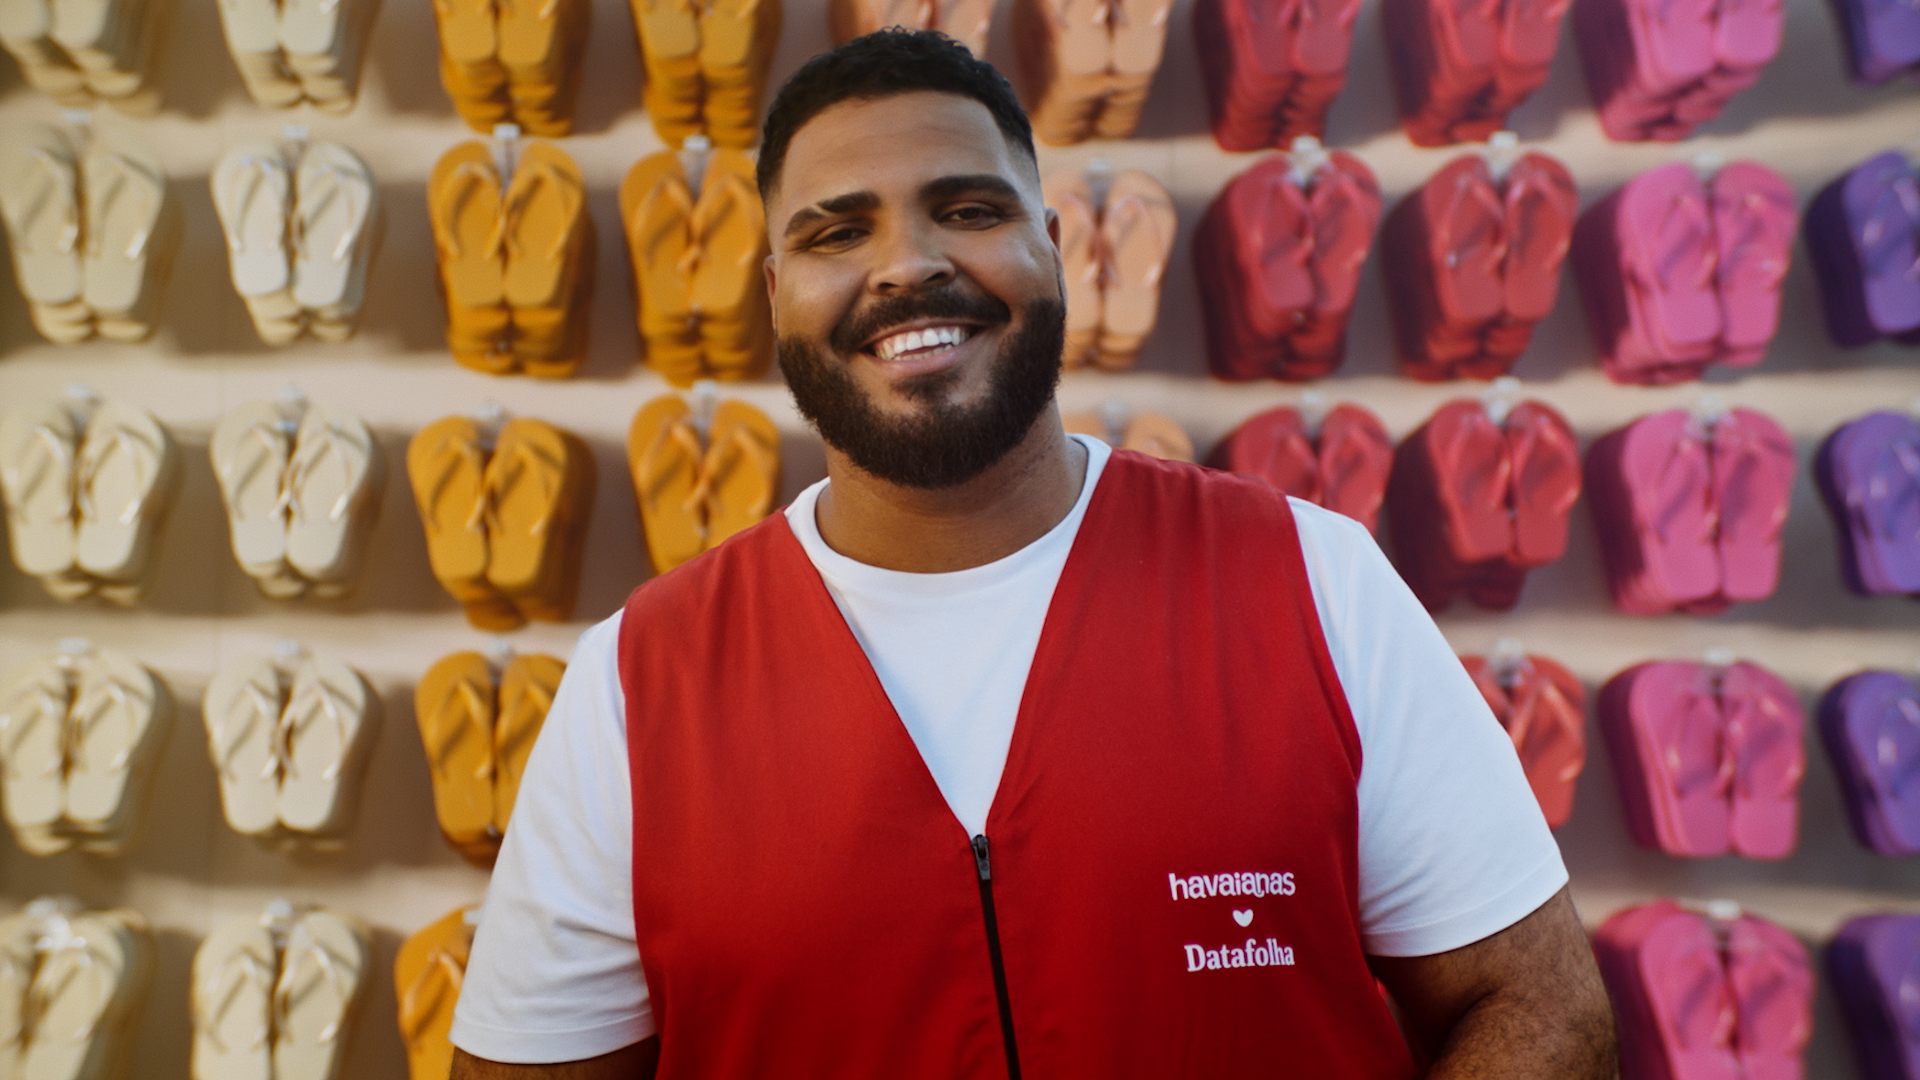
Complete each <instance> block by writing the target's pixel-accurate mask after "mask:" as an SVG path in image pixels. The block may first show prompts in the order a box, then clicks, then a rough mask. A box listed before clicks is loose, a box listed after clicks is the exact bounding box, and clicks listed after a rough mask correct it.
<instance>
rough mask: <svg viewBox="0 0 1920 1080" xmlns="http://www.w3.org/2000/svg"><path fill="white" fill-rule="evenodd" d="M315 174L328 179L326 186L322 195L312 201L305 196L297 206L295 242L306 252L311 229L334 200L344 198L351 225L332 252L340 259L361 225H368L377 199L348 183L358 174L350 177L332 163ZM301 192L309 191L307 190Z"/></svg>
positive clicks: (316, 176)
mask: <svg viewBox="0 0 1920 1080" xmlns="http://www.w3.org/2000/svg"><path fill="white" fill-rule="evenodd" d="M314 173H315V178H316V180H318V181H322V182H325V188H324V191H323V193H322V194H321V196H320V197H319V198H318V199H316V200H314V201H313V202H312V203H311V204H309V203H308V202H307V201H306V200H305V199H301V200H300V201H299V203H298V204H297V205H296V209H297V210H298V213H296V214H295V215H294V219H293V224H294V230H293V245H294V247H295V248H296V249H298V250H300V251H303V252H304V251H306V250H307V232H308V230H310V229H312V228H313V227H314V226H315V225H316V224H317V223H318V222H319V220H320V215H322V214H324V213H325V212H326V211H327V209H328V208H329V207H331V206H332V205H333V203H334V200H336V199H340V200H344V201H345V202H346V205H347V227H346V228H345V229H342V230H341V231H340V239H339V240H337V241H335V242H334V245H333V250H332V251H331V252H329V253H328V255H329V257H330V258H332V259H334V260H335V261H338V260H340V259H342V258H344V257H345V256H346V254H347V252H348V251H349V250H351V249H352V247H353V241H354V240H355V239H356V238H357V237H358V236H359V235H360V230H361V228H362V227H363V226H364V225H365V224H366V221H367V214H368V212H369V211H371V210H372V209H373V202H372V200H370V199H368V198H365V197H364V196H361V195H360V194H359V192H358V190H357V189H356V188H355V186H354V185H353V184H350V183H348V182H347V181H348V180H349V179H357V177H349V176H348V175H347V174H346V173H344V172H341V171H340V170H339V169H338V168H335V167H334V166H332V165H323V166H321V167H320V168H318V169H316V170H314ZM301 194H302V195H304V194H306V193H305V192H304V191H303V192H301Z"/></svg>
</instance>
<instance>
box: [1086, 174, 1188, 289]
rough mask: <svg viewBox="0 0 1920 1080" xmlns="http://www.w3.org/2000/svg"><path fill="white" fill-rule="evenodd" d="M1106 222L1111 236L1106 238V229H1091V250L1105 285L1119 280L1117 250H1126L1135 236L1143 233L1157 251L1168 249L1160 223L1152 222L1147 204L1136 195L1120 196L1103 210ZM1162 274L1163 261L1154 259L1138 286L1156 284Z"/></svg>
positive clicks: (1163, 269) (1164, 264) (1163, 270)
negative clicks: (1095, 255)
mask: <svg viewBox="0 0 1920 1080" xmlns="http://www.w3.org/2000/svg"><path fill="white" fill-rule="evenodd" d="M1106 219H1107V221H1110V222H1112V223H1113V229H1112V235H1111V236H1110V237H1109V236H1108V230H1107V229H1106V228H1100V229H1097V230H1095V231H1094V234H1093V235H1094V245H1095V251H1096V252H1098V265H1099V267H1100V275H1101V277H1102V279H1104V282H1105V283H1106V284H1108V285H1111V284H1112V283H1114V282H1116V281H1118V280H1119V279H1120V266H1119V258H1120V254H1119V253H1120V249H1122V248H1124V247H1127V246H1128V244H1129V242H1130V241H1131V240H1132V239H1133V238H1134V237H1135V236H1136V235H1139V234H1140V233H1142V232H1144V233H1145V234H1146V235H1148V236H1150V237H1152V239H1153V241H1154V243H1155V245H1156V248H1155V250H1157V251H1168V250H1170V249H1171V239H1172V238H1171V237H1168V236H1166V235H1165V234H1163V233H1161V231H1160V223H1159V222H1158V221H1156V220H1154V216H1153V214H1152V213H1151V212H1150V211H1148V209H1147V201H1146V200H1145V199H1142V198H1141V197H1140V196H1138V195H1122V196H1121V197H1120V199H1119V200H1118V201H1117V202H1114V203H1113V204H1112V205H1110V206H1108V207H1107V213H1106ZM1165 271H1166V263H1165V261H1164V260H1159V259H1156V260H1155V261H1154V263H1153V265H1152V266H1149V267H1148V268H1147V273H1146V276H1145V277H1143V278H1142V279H1141V284H1143V285H1147V286H1153V285H1157V284H1159V282H1160V276H1161V274H1163V273H1164V272H1165Z"/></svg>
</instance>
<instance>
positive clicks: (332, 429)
mask: <svg viewBox="0 0 1920 1080" xmlns="http://www.w3.org/2000/svg"><path fill="white" fill-rule="evenodd" d="M319 434H320V438H319V439H318V440H308V439H301V440H300V442H299V444H298V445H297V446H296V447H295V448H294V452H293V456H292V457H291V458H290V459H289V460H288V462H287V482H286V485H285V491H286V494H285V496H284V498H285V499H286V502H287V506H288V508H289V510H290V511H291V512H292V514H293V517H294V519H295V520H302V519H303V517H304V515H303V514H302V512H301V509H300V499H299V493H300V489H301V488H302V487H303V486H305V484H306V482H307V481H308V480H309V479H311V478H312V477H313V475H314V474H315V473H316V472H318V471H319V469H320V465H321V463H322V462H324V461H325V460H327V458H328V457H332V458H333V459H334V460H335V461H338V462H339V463H340V472H341V485H340V486H341V491H340V494H339V496H338V497H337V498H335V499H334V500H333V505H332V506H331V507H329V508H328V509H327V520H328V521H339V520H340V519H341V518H343V517H345V516H346V514H347V508H348V507H349V506H350V505H352V499H353V494H354V489H355V487H356V484H355V480H356V479H357V478H356V476H355V473H356V470H355V468H354V460H353V458H351V457H349V456H348V455H347V453H346V452H345V450H344V449H342V447H343V444H344V445H349V446H351V445H353V444H352V443H351V442H350V441H349V440H348V439H347V438H346V432H345V431H344V430H342V429H341V427H340V425H338V424H336V423H334V422H333V421H331V420H329V421H327V423H326V424H324V425H322V426H321V428H320V432H319ZM353 449H355V450H359V449H360V447H358V446H353Z"/></svg>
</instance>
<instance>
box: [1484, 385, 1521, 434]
mask: <svg viewBox="0 0 1920 1080" xmlns="http://www.w3.org/2000/svg"><path fill="white" fill-rule="evenodd" d="M1519 396H1520V380H1519V379H1516V378H1514V377H1513V376H1512V375H1502V376H1500V377H1499V378H1497V379H1495V380H1493V384H1492V385H1491V386H1488V387H1487V388H1486V389H1485V390H1484V391H1482V392H1481V394H1480V404H1481V405H1482V406H1483V407H1485V408H1486V410H1487V416H1488V417H1490V418H1492V420H1493V422H1494V423H1496V424H1504V423H1506V422H1507V414H1508V413H1510V412H1512V411H1513V406H1514V401H1515V399H1516V398H1518V397H1519Z"/></svg>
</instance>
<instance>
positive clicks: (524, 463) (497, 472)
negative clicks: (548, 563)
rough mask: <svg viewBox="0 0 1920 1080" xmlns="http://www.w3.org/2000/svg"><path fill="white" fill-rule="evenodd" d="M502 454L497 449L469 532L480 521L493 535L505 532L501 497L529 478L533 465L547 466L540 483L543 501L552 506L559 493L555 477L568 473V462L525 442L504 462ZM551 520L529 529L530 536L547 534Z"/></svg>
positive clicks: (543, 517) (517, 443)
mask: <svg viewBox="0 0 1920 1080" xmlns="http://www.w3.org/2000/svg"><path fill="white" fill-rule="evenodd" d="M502 454H503V452H502V451H500V450H499V449H498V448H496V449H495V452H494V455H493V460H492V461H490V462H488V463H487V471H486V474H485V475H484V476H483V477H482V479H481V483H480V498H479V499H478V500H476V501H475V503H474V506H473V516H472V517H471V518H469V519H468V527H469V528H471V527H473V524H474V522H476V521H477V522H482V523H484V524H485V525H486V527H487V529H488V531H490V532H501V531H504V529H505V528H506V523H505V522H503V521H501V520H500V495H501V493H502V492H504V491H506V490H507V489H508V488H510V487H512V486H513V485H514V483H515V482H517V481H518V480H519V479H520V477H521V476H523V475H525V473H526V471H527V468H528V466H529V464H539V465H545V466H547V468H544V469H539V470H536V473H535V475H536V476H537V477H538V479H539V481H540V498H541V501H542V502H547V503H550V502H552V501H553V497H554V495H555V494H556V493H557V490H558V489H557V487H556V486H555V483H554V480H553V477H552V474H553V473H556V472H564V471H565V469H566V463H565V462H561V461H556V460H555V459H554V457H553V455H551V454H549V453H547V452H546V451H545V450H543V449H541V448H540V447H539V446H537V445H535V444H534V443H531V442H527V441H526V440H524V439H515V440H513V446H512V448H511V449H510V450H507V451H504V454H505V457H504V458H503V457H502ZM550 520H551V515H547V514H543V515H541V517H540V519H539V520H538V521H535V522H534V523H533V524H532V525H531V526H529V527H528V529H527V533H528V535H530V536H538V535H540V534H541V533H543V532H546V531H547V525H548V523H549V521H550Z"/></svg>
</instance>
